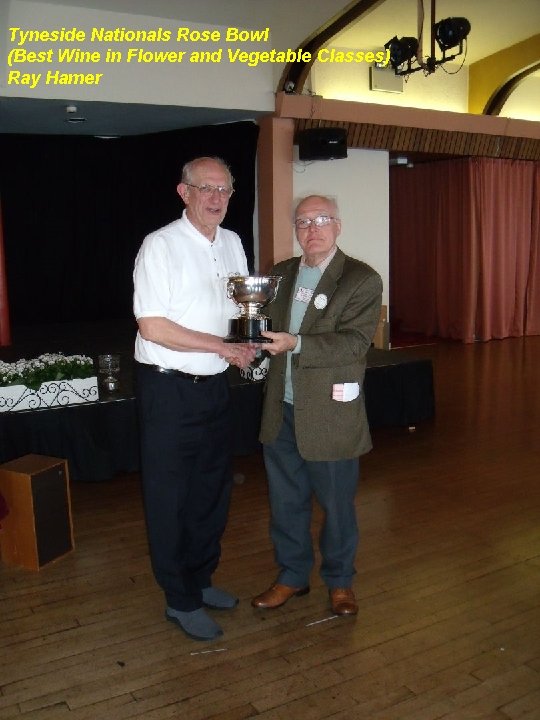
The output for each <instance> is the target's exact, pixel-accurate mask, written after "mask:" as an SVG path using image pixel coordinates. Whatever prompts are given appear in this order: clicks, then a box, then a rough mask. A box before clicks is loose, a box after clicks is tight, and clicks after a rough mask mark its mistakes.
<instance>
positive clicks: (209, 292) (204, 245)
mask: <svg viewBox="0 0 540 720" xmlns="http://www.w3.org/2000/svg"><path fill="white" fill-rule="evenodd" d="M234 273H238V274H240V275H248V267H247V261H246V256H245V253H244V249H243V247H242V243H241V241H240V238H239V237H238V235H237V234H236V233H234V232H232V231H231V230H224V229H223V228H221V227H218V228H217V230H216V237H215V239H214V242H210V241H209V240H208V238H206V237H204V235H202V234H201V233H200V232H199V231H198V230H197V229H196V228H195V227H194V226H193V225H192V224H191V223H190V222H189V220H188V219H187V217H186V212H185V210H184V214H183V215H182V217H181V218H180V219H179V220H175V221H174V222H172V223H170V224H169V225H166V226H165V227H163V228H160V229H159V230H156V231H155V232H152V233H150V234H149V235H147V236H146V238H145V239H144V241H143V244H142V245H141V248H140V250H139V252H138V254H137V258H136V260H135V269H134V272H133V282H134V286H135V292H134V300H133V309H134V313H135V317H136V318H137V319H138V318H141V317H166V318H168V319H169V320H172V321H173V322H176V323H178V324H179V325H183V326H184V327H187V328H190V329H192V330H199V331H201V332H207V333H212V334H213V335H219V336H220V337H225V336H226V335H227V334H228V325H229V323H228V321H229V319H230V318H232V317H234V316H235V315H237V314H238V312H239V308H238V307H237V305H236V304H235V303H234V302H233V301H232V300H230V299H229V298H228V297H227V278H228V277H229V276H230V275H231V274H234ZM135 359H136V360H137V361H138V362H141V363H146V364H149V365H161V366H162V367H166V368H174V369H175V370H182V371H183V372H187V373H192V374H194V375H214V374H216V373H219V372H223V371H224V370H225V369H226V368H227V362H226V361H225V360H222V359H221V358H220V357H219V355H216V354H214V353H202V352H179V351H177V350H170V349H168V348H165V347H163V346H162V345H158V344H157V343H153V342H151V341H149V340H144V339H143V338H142V337H141V336H140V333H137V339H136V341H135Z"/></svg>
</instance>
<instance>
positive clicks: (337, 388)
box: [332, 382, 360, 402]
mask: <svg viewBox="0 0 540 720" xmlns="http://www.w3.org/2000/svg"><path fill="white" fill-rule="evenodd" d="M359 395H360V385H359V384H358V383H357V382H353V383H336V384H335V385H332V400H337V401H338V402H350V401H351V400H356V398H357V397H358V396H359Z"/></svg>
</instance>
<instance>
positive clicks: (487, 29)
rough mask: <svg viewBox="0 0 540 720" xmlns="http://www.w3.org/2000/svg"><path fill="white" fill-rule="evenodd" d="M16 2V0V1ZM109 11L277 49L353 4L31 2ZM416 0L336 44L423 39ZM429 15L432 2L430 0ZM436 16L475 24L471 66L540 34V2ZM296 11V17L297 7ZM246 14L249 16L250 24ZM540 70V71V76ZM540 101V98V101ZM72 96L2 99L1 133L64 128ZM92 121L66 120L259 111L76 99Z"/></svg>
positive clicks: (160, 122)
mask: <svg viewBox="0 0 540 720" xmlns="http://www.w3.org/2000/svg"><path fill="white" fill-rule="evenodd" d="M12 1H15V2H16V1H17V0H12ZM32 1H33V2H34V3H47V4H54V5H60V6H62V5H69V6H72V7H84V8H91V9H96V10H103V11H105V10H106V11H116V12H128V13H132V14H138V15H146V16H151V17H163V18H168V19H173V20H175V19H178V20H184V21H189V20H191V21H193V22H201V23H205V22H208V23H213V24H217V25H232V24H237V25H238V26H240V27H242V26H246V25H249V26H252V27H264V26H270V27H271V31H272V40H273V44H274V46H275V47H279V48H286V47H298V46H300V45H301V44H302V41H303V40H305V39H306V38H307V37H309V36H310V35H311V34H312V33H313V32H314V31H316V30H317V28H319V27H320V26H321V25H323V24H324V23H326V22H327V21H328V20H330V19H331V18H332V17H333V16H335V15H336V13H338V12H339V11H341V10H343V9H344V8H346V7H348V6H349V5H351V3H350V2H344V0H272V2H268V0H228V1H227V2H216V0H197V2H193V0H152V2H149V0H32ZM417 4H418V3H417V0H384V1H382V2H381V3H380V4H379V5H378V6H377V7H376V8H375V9H373V10H372V11H371V12H370V13H369V14H368V15H366V16H365V17H364V18H362V19H361V20H359V21H357V22H356V23H354V24H353V25H352V26H350V27H349V28H347V29H345V30H344V31H342V32H341V33H339V34H338V35H337V36H336V37H335V38H334V39H333V40H332V43H331V44H332V45H335V46H338V47H347V48H349V47H350V48H356V49H359V48H360V49H376V48H381V46H382V45H384V43H385V42H387V41H388V40H389V39H390V38H391V37H393V36H394V35H398V37H402V36H405V35H413V36H417ZM424 5H425V6H426V16H427V19H429V8H430V0H425V2H424ZM436 7H437V12H436V19H437V20H438V19H442V18H444V17H450V16H464V17H466V18H467V19H468V20H469V21H470V23H471V26H472V29H471V33H470V35H469V39H468V47H467V55H466V58H465V63H466V64H470V63H471V62H475V61H477V60H479V59H481V58H483V57H486V56H488V55H491V54H493V53H495V52H498V51H499V50H502V49H504V48H505V47H509V46H511V45H514V44H515V43H517V42H520V41H521V40H525V39H527V38H528V37H531V36H532V35H534V34H537V33H540V2H539V1H538V0H511V1H509V0H474V1H473V2H471V1H470V0H437V3H436ZM292 8H294V22H291V10H292ZM246 18H247V19H248V21H247V22H246ZM539 74H540V73H539ZM537 102H539V103H540V100H538V101H537ZM65 106H66V101H64V100H47V99H27V98H15V97H1V95H0V132H4V133H13V132H19V133H21V132H22V133H58V112H59V110H61V111H62V112H65ZM80 115H83V116H85V117H88V118H91V120H92V122H91V124H90V123H89V122H87V123H84V124H80V125H79V124H77V123H64V124H63V126H62V130H63V132H65V133H69V134H83V133H84V134H92V135H98V136H118V135H129V134H139V133H149V132H160V131H164V130H171V129H179V128H185V127H193V126H196V125H205V124H214V123H221V122H231V121H236V120H242V119H251V118H254V117H255V116H256V114H254V113H253V112H249V111H241V110H223V109H215V108H209V107H204V108H201V107H177V106H154V105H145V104H130V112H129V113H126V112H125V109H124V106H123V105H118V104H115V103H107V102H88V101H80V102H77V112H76V113H75V114H74V117H77V116H80Z"/></svg>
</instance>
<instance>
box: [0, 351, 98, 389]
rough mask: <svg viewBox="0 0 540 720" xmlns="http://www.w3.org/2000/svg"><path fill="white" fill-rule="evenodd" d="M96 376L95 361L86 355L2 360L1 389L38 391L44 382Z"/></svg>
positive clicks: (46, 354)
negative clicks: (25, 388)
mask: <svg viewBox="0 0 540 720" xmlns="http://www.w3.org/2000/svg"><path fill="white" fill-rule="evenodd" d="M95 374H96V373H95V369H94V363H93V360H92V358H90V357H88V356H86V355H62V354H61V353H45V354H44V355H40V356H39V357H37V358H34V359H33V360H25V359H24V358H22V359H21V360H17V361H16V362H13V363H7V362H3V361H1V360H0V387H8V386H11V385H25V386H26V387H28V388H31V389H32V390H38V389H39V387H40V386H41V384H42V383H44V382H52V381H57V380H77V379H84V378H89V377H92V376H93V375H95Z"/></svg>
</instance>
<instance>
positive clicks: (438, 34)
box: [433, 17, 471, 53]
mask: <svg viewBox="0 0 540 720" xmlns="http://www.w3.org/2000/svg"><path fill="white" fill-rule="evenodd" d="M433 32H434V33H435V40H436V41H437V45H438V46H439V47H440V49H441V50H442V52H443V53H444V51H445V50H450V48H453V47H459V49H460V52H462V47H463V41H464V40H465V38H466V37H467V35H468V34H469V33H470V32H471V23H470V22H469V21H468V20H467V18H463V17H450V18H446V20H440V21H439V22H438V23H435V25H434V26H433Z"/></svg>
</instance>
